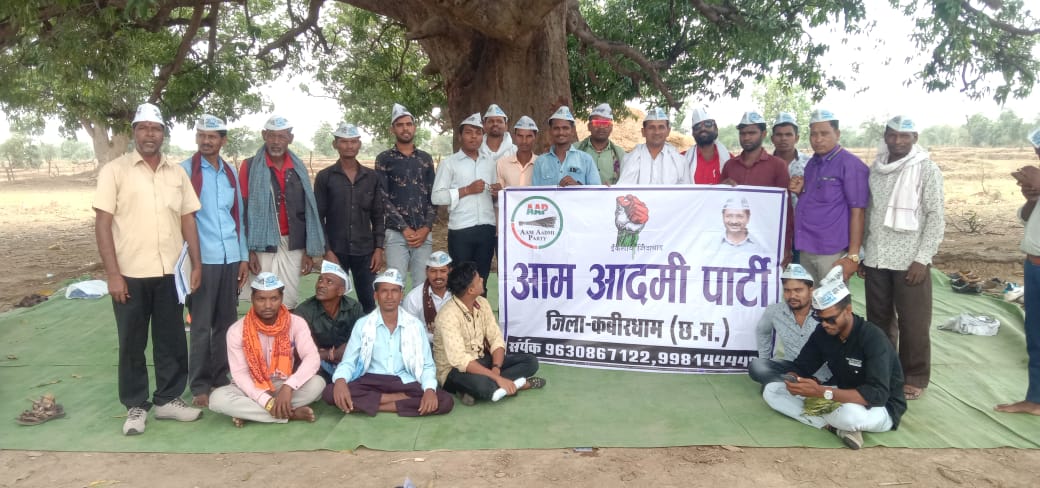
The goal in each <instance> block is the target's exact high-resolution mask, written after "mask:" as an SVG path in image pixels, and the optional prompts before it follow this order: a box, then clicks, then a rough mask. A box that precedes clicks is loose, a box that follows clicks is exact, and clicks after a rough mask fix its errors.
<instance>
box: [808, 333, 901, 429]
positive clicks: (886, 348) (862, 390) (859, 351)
mask: <svg viewBox="0 0 1040 488" xmlns="http://www.w3.org/2000/svg"><path fill="white" fill-rule="evenodd" d="M852 317H853V321H852V331H851V332H850V333H849V337H848V338H847V339H846V340H845V342H842V341H841V339H839V338H838V336H836V335H835V336H832V335H830V334H828V333H827V331H826V330H824V328H823V327H822V326H817V327H816V330H815V331H813V333H812V335H811V336H809V341H808V342H806V343H805V346H803V347H802V352H801V353H800V354H798V357H797V358H795V360H794V367H795V372H797V373H798V375H799V376H806V377H809V376H812V374H813V373H815V372H816V371H817V370H818V369H820V366H822V365H823V364H824V363H827V366H828V367H829V368H830V370H831V373H833V375H834V376H831V379H830V380H828V381H827V384H828V385H832V386H837V387H838V388H840V389H843V390H845V389H855V390H856V391H858V392H859V394H860V395H862V396H863V399H864V400H866V401H867V405H868V407H867V408H871V407H881V406H883V407H885V408H886V409H887V410H888V414H889V415H890V416H891V417H892V430H895V429H896V428H897V427H899V418H900V417H902V415H903V412H906V397H905V396H904V395H903V367H902V365H900V364H899V355H897V354H896V351H895V349H894V348H893V347H892V343H891V342H890V341H889V340H888V337H887V336H885V333H884V332H882V330H881V329H880V328H878V326H876V325H874V324H872V323H870V322H867V321H866V320H863V318H862V317H860V316H858V315H853V316H852Z"/></svg>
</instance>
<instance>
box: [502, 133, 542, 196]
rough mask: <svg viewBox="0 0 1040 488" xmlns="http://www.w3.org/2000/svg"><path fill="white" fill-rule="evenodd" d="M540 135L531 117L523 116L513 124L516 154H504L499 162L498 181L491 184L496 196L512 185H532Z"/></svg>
mask: <svg viewBox="0 0 1040 488" xmlns="http://www.w3.org/2000/svg"><path fill="white" fill-rule="evenodd" d="M537 137H538V126H537V125H535V123H534V120H532V119H531V117H528V116H526V115H525V116H523V117H520V119H519V120H517V121H516V125H515V126H513V142H514V143H515V144H516V154H510V155H508V156H503V157H502V159H499V160H498V162H497V165H496V166H497V168H498V171H497V173H498V181H497V182H496V183H495V184H494V185H491V193H492V195H493V196H495V197H496V198H497V197H498V191H499V190H501V189H503V188H509V187H511V186H531V174H532V173H533V170H534V159H535V154H534V141H535V139H536V138H537Z"/></svg>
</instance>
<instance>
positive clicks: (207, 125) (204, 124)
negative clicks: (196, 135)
mask: <svg viewBox="0 0 1040 488" xmlns="http://www.w3.org/2000/svg"><path fill="white" fill-rule="evenodd" d="M195 130H218V131H219V130H227V124H225V123H224V121H223V120H220V119H219V118H217V117H216V116H213V115H210V114H202V117H199V121H198V122H196V123H195Z"/></svg>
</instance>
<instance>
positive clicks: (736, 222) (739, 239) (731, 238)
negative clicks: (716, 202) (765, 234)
mask: <svg viewBox="0 0 1040 488" xmlns="http://www.w3.org/2000/svg"><path fill="white" fill-rule="evenodd" d="M750 222H751V204H750V203H748V200H747V198H743V197H741V198H730V199H728V200H726V203H724V204H723V205H722V226H723V229H725V232H724V233H723V235H722V239H721V240H719V241H718V247H717V248H716V251H715V261H716V262H719V263H727V264H726V265H730V266H736V265H746V264H747V263H748V258H750V257H751V256H769V252H768V251H767V249H768V248H767V247H766V243H765V242H763V241H762V239H760V238H758V237H757V236H755V235H753V234H751V231H750V230H749V229H748V224H749V223H750Z"/></svg>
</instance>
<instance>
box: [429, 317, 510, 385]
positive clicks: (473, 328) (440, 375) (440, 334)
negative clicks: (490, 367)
mask: <svg viewBox="0 0 1040 488" xmlns="http://www.w3.org/2000/svg"><path fill="white" fill-rule="evenodd" d="M433 323H434V330H435V331H436V332H435V333H434V337H433V361H434V363H436V364H437V381H438V382H439V383H440V384H441V385H444V380H446V379H447V378H448V372H450V371H451V369H452V368H455V369H457V370H459V371H461V372H463V373H465V372H466V366H467V365H468V364H469V363H470V361H475V360H476V359H479V358H482V357H484V354H491V352H492V351H494V350H495V349H498V348H500V347H501V348H503V349H505V347H506V341H505V340H504V339H503V338H502V329H499V328H498V321H497V320H495V313H494V312H493V311H491V304H490V303H488V301H487V299H486V298H484V297H477V301H476V302H474V305H473V313H470V312H468V311H466V305H464V304H463V303H462V302H461V301H459V300H458V299H452V300H451V301H449V302H448V303H445V304H444V306H443V307H441V309H440V311H438V312H437V319H436V320H434V322H433ZM485 343H486V344H487V346H488V347H487V349H485Z"/></svg>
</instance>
